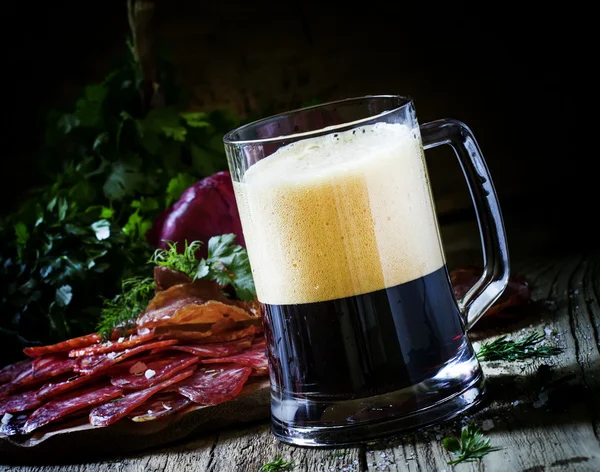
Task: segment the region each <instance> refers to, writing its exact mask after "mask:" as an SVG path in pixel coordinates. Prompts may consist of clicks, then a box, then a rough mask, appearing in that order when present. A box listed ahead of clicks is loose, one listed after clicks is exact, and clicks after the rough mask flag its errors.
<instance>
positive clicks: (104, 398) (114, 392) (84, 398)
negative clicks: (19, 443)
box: [22, 385, 122, 434]
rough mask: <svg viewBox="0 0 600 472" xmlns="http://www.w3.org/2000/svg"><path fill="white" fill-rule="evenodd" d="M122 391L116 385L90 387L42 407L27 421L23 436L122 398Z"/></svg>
mask: <svg viewBox="0 0 600 472" xmlns="http://www.w3.org/2000/svg"><path fill="white" fill-rule="evenodd" d="M121 394H122V390H121V389H120V388H119V387H115V386H114V385H109V386H107V387H102V388H98V387H97V386H94V387H90V388H88V389H86V390H85V391H83V392H73V393H72V394H70V395H66V396H64V397H62V398H61V399H56V400H53V401H51V402H48V403H46V404H45V405H42V406H41V407H40V408H38V409H37V410H35V411H34V412H33V413H32V414H31V415H30V416H29V418H28V419H27V422H26V423H25V426H23V430H22V431H23V434H28V433H31V432H32V431H34V430H36V429H38V428H40V427H42V426H44V425H47V424H48V423H51V422H53V421H56V420H58V419H60V418H63V417H65V416H67V415H69V414H71V413H73V412H75V411H78V410H81V409H83V408H87V407H90V406H94V405H98V404H99V403H106V402H109V400H112V399H114V398H117V397H120V396H121Z"/></svg>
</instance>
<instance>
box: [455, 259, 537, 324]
mask: <svg viewBox="0 0 600 472" xmlns="http://www.w3.org/2000/svg"><path fill="white" fill-rule="evenodd" d="M482 273H483V270H482V269H479V268H477V267H465V268H461V269H455V270H453V271H452V272H451V274H450V279H451V281H452V287H453V289H454V296H455V297H456V298H457V299H460V298H462V297H464V296H465V295H466V294H467V292H468V291H469V289H470V288H471V287H472V286H473V285H474V284H475V282H477V280H478V279H479V277H480V276H481V274H482ZM530 299H531V288H530V287H529V284H528V283H527V281H526V280H525V279H524V278H522V277H520V276H518V275H515V274H511V275H510V277H509V278H508V284H507V285H506V289H505V290H504V292H502V295H500V297H499V298H498V300H496V302H495V303H494V304H493V305H492V306H491V307H490V308H488V310H487V311H486V312H485V315H484V316H495V315H498V314H500V313H502V312H503V311H504V310H506V309H507V308H509V307H512V306H519V305H523V304H525V303H527V302H529V301H530Z"/></svg>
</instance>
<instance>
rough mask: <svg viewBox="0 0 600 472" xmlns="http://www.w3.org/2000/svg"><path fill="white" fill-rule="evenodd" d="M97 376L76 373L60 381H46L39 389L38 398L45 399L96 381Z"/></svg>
mask: <svg viewBox="0 0 600 472" xmlns="http://www.w3.org/2000/svg"><path fill="white" fill-rule="evenodd" d="M97 379H98V378H97V377H96V376H94V375H78V376H75V377H71V378H68V379H66V380H63V381H62V382H56V383H53V382H48V383H46V384H45V385H44V386H43V387H42V388H41V389H40V390H39V391H38V393H37V394H38V398H39V399H40V400H46V399H47V398H51V397H56V396H57V395H61V394H65V393H67V392H70V391H71V390H74V389H75V388H77V387H81V386H82V385H86V384H89V383H91V382H93V381H96V380H97Z"/></svg>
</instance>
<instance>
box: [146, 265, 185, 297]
mask: <svg viewBox="0 0 600 472" xmlns="http://www.w3.org/2000/svg"><path fill="white" fill-rule="evenodd" d="M186 283H192V279H191V277H190V276H189V275H187V274H186V273H185V272H181V271H180V270H175V269H171V268H170V267H164V266H156V267H155V268H154V287H155V289H156V292H162V291H164V290H167V289H168V288H171V287H172V286H173V285H180V284H186Z"/></svg>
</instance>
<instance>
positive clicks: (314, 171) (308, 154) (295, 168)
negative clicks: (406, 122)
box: [244, 123, 417, 185]
mask: <svg viewBox="0 0 600 472" xmlns="http://www.w3.org/2000/svg"><path fill="white" fill-rule="evenodd" d="M411 139H412V140H414V139H417V136H415V134H414V132H413V130H410V129H409V128H408V127H407V126H403V125H395V124H390V123H376V124H375V125H372V126H363V127H360V128H357V129H354V130H351V131H344V132H339V133H331V134H327V135H324V136H319V137H316V138H309V139H304V140H302V141H297V142H295V143H292V144H289V145H287V146H284V147H282V148H280V149H278V150H277V151H276V152H275V153H273V154H272V155H270V156H268V157H267V158H265V159H262V160H261V161H259V162H257V163H256V164H255V165H254V166H252V167H250V169H248V171H247V172H246V174H245V176H244V181H245V182H246V183H249V184H254V185H259V184H265V183H269V182H271V181H278V182H280V181H286V182H289V181H306V180H310V179H314V178H317V179H318V178H319V177H322V176H327V175H328V174H330V173H332V172H333V173H336V172H342V173H343V172H344V171H349V170H351V169H353V168H356V167H357V166H358V167H359V166H364V165H368V162H367V161H371V160H373V159H376V158H377V155H380V154H389V153H390V152H393V150H394V149H395V148H397V147H398V145H399V144H401V143H403V142H406V141H410V140H411ZM415 142H416V141H415Z"/></svg>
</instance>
